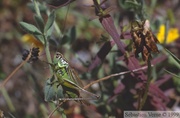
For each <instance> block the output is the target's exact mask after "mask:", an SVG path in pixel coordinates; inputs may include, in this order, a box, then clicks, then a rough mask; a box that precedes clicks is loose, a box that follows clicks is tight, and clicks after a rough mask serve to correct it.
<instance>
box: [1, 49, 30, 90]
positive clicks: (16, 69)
mask: <svg viewBox="0 0 180 118" xmlns="http://www.w3.org/2000/svg"><path fill="white" fill-rule="evenodd" d="M31 51H32V50H30V53H29V55H28V57H27V58H26V59H25V60H24V61H23V62H21V63H20V64H19V66H17V67H16V68H15V69H14V70H13V71H12V72H11V73H10V74H9V75H8V76H7V77H6V78H5V80H4V81H3V83H2V84H1V85H0V88H2V87H3V86H5V85H6V83H7V82H8V81H9V80H10V79H11V77H12V76H13V75H14V74H15V73H16V72H17V71H18V70H19V69H20V68H21V67H22V66H23V65H24V64H25V63H26V62H27V61H28V60H29V59H30V57H31Z"/></svg>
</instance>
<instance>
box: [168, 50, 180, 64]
mask: <svg viewBox="0 0 180 118" xmlns="http://www.w3.org/2000/svg"><path fill="white" fill-rule="evenodd" d="M165 50H166V51H167V52H168V53H169V54H170V55H171V56H172V57H173V59H174V60H175V61H176V62H177V63H178V64H179V65H180V59H178V58H177V57H176V56H175V55H174V54H173V53H172V52H170V51H169V50H168V49H165Z"/></svg>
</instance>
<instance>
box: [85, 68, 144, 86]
mask: <svg viewBox="0 0 180 118" xmlns="http://www.w3.org/2000/svg"><path fill="white" fill-rule="evenodd" d="M146 68H147V66H144V67H141V68H138V69H134V70H132V71H125V72H120V73H115V74H111V75H109V76H106V77H103V78H101V79H98V80H96V81H93V82H91V83H90V84H88V85H86V86H85V87H84V89H87V88H89V87H90V86H91V85H93V84H95V83H99V82H101V81H104V80H107V79H109V78H111V77H115V76H120V75H124V74H128V73H134V72H137V71H140V70H144V69H146Z"/></svg>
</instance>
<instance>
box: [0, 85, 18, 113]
mask: <svg viewBox="0 0 180 118" xmlns="http://www.w3.org/2000/svg"><path fill="white" fill-rule="evenodd" d="M1 92H2V94H3V96H4V98H5V100H6V103H7V105H8V107H9V109H10V111H11V112H14V111H16V109H15V107H14V105H13V103H12V101H11V98H10V97H9V95H8V93H7V91H6V89H4V87H2V89H1Z"/></svg>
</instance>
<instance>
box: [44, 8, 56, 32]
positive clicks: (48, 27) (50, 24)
mask: <svg viewBox="0 0 180 118" xmlns="http://www.w3.org/2000/svg"><path fill="white" fill-rule="evenodd" d="M55 17H56V15H55V11H54V10H53V11H52V12H51V14H50V15H49V17H48V20H47V22H46V26H45V29H44V32H45V33H46V32H47V31H48V30H49V29H50V27H51V26H52V25H53V23H54V20H55Z"/></svg>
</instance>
